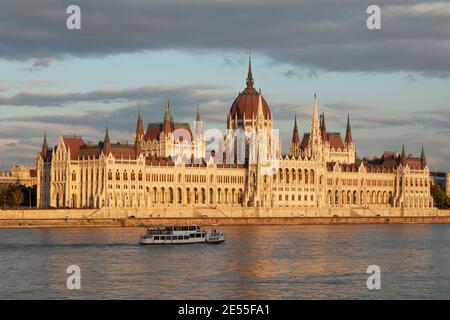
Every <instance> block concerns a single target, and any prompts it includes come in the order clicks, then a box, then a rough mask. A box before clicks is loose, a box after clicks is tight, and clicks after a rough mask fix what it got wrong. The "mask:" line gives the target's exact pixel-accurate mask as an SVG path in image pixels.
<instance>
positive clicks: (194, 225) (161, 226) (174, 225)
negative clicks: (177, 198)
mask: <svg viewBox="0 0 450 320" xmlns="http://www.w3.org/2000/svg"><path fill="white" fill-rule="evenodd" d="M145 227H146V228H170V227H198V228H200V227H201V226H200V225H198V224H158V225H146V226H145Z"/></svg>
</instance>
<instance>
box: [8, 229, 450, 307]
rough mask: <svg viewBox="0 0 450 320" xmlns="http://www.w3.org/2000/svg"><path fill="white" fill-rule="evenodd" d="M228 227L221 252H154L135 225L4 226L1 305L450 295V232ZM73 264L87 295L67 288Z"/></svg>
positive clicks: (201, 247)
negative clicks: (376, 274)
mask: <svg viewBox="0 0 450 320" xmlns="http://www.w3.org/2000/svg"><path fill="white" fill-rule="evenodd" d="M220 229H221V230H223V231H224V232H225V235H226V237H227V241H226V242H225V243H223V244H220V245H205V244H195V245H185V246H146V247H144V246H140V245H139V244H138V240H139V235H140V234H141V233H142V232H143V230H142V229H135V228H80V229H77V228H70V229H66V228H63V229H56V228H45V229H0V298H1V299H13V298H18V299H44V298H50V299H62V298H71V299H80V298H86V299H107V298H112V299H118V298H129V299H220V298H223V299H319V298H327V299H334V298H364V299H380V298H386V299H398V298H408V299H414V298H418V299H429V298H443V299H449V298H450V254H449V250H448V249H449V245H450V225H365V226H235V227H221V228H220ZM72 264H75V265H78V266H79V267H80V268H81V287H82V288H81V290H74V291H71V290H68V289H66V279H67V277H68V276H69V275H68V274H66V273H65V271H66V268H67V267H68V266H69V265H72ZM372 264H376V265H378V266H380V268H381V272H382V274H381V279H382V289H381V290H377V291H369V290H368V289H367V287H366V280H367V277H368V275H367V274H366V269H367V267H368V266H369V265H372Z"/></svg>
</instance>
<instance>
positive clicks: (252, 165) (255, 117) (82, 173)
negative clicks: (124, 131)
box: [36, 62, 433, 210]
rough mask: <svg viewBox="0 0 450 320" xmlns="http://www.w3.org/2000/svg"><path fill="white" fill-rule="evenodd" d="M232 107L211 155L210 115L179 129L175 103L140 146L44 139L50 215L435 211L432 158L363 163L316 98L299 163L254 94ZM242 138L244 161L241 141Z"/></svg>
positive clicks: (295, 145)
mask: <svg viewBox="0 0 450 320" xmlns="http://www.w3.org/2000/svg"><path fill="white" fill-rule="evenodd" d="M253 82H254V80H253V74H252V70H251V64H250V62H249V70H248V76H247V86H246V88H245V89H244V90H243V91H242V92H241V93H240V94H239V95H238V97H237V98H236V99H235V101H234V102H233V103H232V105H231V108H230V112H229V114H228V117H227V129H228V130H227V133H226V134H225V135H224V136H223V138H222V140H221V141H220V143H219V145H218V146H216V147H215V148H213V149H211V148H209V149H208V144H209V141H208V135H207V134H205V132H204V130H203V127H202V122H201V118H200V113H199V111H198V110H197V115H196V119H195V125H194V128H193V130H191V128H190V126H189V124H186V123H176V122H174V120H173V116H172V110H171V106H170V103H168V104H167V105H166V107H165V110H164V118H163V122H162V123H151V124H149V125H148V126H147V130H146V131H144V124H143V120H142V116H141V113H140V112H139V114H138V120H137V126H136V135H135V140H134V143H133V144H127V143H112V142H111V141H110V138H109V132H108V129H106V133H105V138H104V140H103V141H101V142H99V143H98V144H89V143H86V142H85V141H84V140H83V139H82V138H80V137H76V136H73V137H67V136H62V137H61V138H60V139H59V141H58V143H57V145H56V146H55V147H54V148H49V146H48V144H47V140H46V138H45V139H44V143H43V147H42V150H41V152H39V153H38V154H37V157H36V168H37V188H38V192H37V203H38V207H40V208H141V209H145V208H163V209H165V210H170V209H171V208H178V209H179V208H192V207H198V208H215V209H218V210H220V209H221V208H228V207H231V206H233V207H243V208H275V209H277V208H344V207H350V208H366V209H377V208H431V207H433V200H432V197H431V195H430V188H429V184H430V180H429V179H430V178H429V170H428V167H427V164H426V159H425V154H424V152H423V150H422V154H421V156H420V157H418V158H413V157H412V156H411V155H407V154H406V152H405V149H404V148H403V150H402V153H401V154H396V153H390V152H386V153H384V154H383V156H382V157H381V158H377V159H375V160H366V159H363V160H361V159H358V158H357V157H356V146H355V145H354V143H353V138H352V131H351V126H350V118H348V120H347V128H346V134H345V138H344V140H342V138H341V135H340V133H335V132H328V131H327V129H326V124H325V115H324V114H322V115H319V113H318V99H317V96H314V107H313V108H314V109H313V116H312V119H311V128H310V130H309V132H308V133H305V134H304V136H303V138H302V139H301V140H300V137H299V132H298V131H299V130H298V127H297V120H296V119H295V122H294V129H293V135H292V142H291V146H290V148H289V150H290V151H289V154H287V155H282V154H281V151H280V150H281V147H280V142H279V138H278V136H276V135H274V134H273V129H274V128H275V126H274V119H273V117H272V114H271V112H270V108H269V105H268V103H267V102H266V100H265V99H264V97H263V96H262V94H261V91H257V90H256V89H255V88H254V85H253ZM238 131H240V132H242V133H243V136H242V139H241V140H242V145H243V147H242V153H241V155H242V157H241V158H242V161H238V158H239V151H238V149H239V146H238V144H239V143H238V140H239V137H238V136H237V135H236V134H235V132H238Z"/></svg>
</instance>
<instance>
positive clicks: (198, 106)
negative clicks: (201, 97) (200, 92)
mask: <svg viewBox="0 0 450 320" xmlns="http://www.w3.org/2000/svg"><path fill="white" fill-rule="evenodd" d="M195 121H201V119H200V105H198V104H197V117H196V118H195Z"/></svg>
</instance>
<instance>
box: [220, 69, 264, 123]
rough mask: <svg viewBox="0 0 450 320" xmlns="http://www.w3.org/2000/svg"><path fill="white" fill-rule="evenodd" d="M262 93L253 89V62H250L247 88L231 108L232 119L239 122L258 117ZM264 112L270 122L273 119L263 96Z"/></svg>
mask: <svg viewBox="0 0 450 320" xmlns="http://www.w3.org/2000/svg"><path fill="white" fill-rule="evenodd" d="M259 95H260V92H258V91H256V89H255V88H254V87H253V75H252V65H251V61H250V60H249V62H248V76H247V88H245V90H244V91H243V92H241V93H239V95H238V96H237V98H236V99H235V100H234V102H233V104H232V105H231V108H230V114H229V115H230V118H231V119H235V118H237V119H238V120H242V119H244V117H245V119H246V120H250V119H252V118H256V117H257V113H258V100H259ZM261 101H262V110H263V114H264V119H266V120H269V119H271V118H272V115H271V114H270V109H269V105H268V104H267V102H266V100H265V99H264V97H263V96H261Z"/></svg>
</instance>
